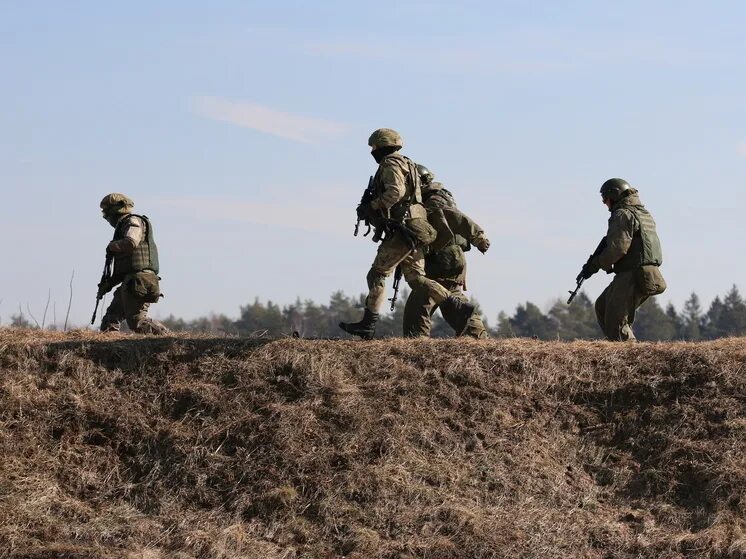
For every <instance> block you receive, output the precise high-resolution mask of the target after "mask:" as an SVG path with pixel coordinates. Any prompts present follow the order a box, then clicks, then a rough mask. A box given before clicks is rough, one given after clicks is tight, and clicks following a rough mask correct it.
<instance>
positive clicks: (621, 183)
mask: <svg viewBox="0 0 746 559" xmlns="http://www.w3.org/2000/svg"><path fill="white" fill-rule="evenodd" d="M629 190H632V187H631V186H630V184H629V183H628V182H627V181H626V180H624V179H609V180H607V181H606V182H605V183H603V184H602V185H601V190H600V192H601V197H602V198H603V199H604V200H607V199H608V200H611V201H612V202H618V201H619V200H620V199H621V198H622V197H623V196H625V192H628V191H629Z"/></svg>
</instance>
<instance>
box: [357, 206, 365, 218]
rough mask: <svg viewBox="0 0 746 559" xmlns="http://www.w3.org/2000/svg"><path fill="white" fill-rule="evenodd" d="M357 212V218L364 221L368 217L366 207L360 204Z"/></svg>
mask: <svg viewBox="0 0 746 559" xmlns="http://www.w3.org/2000/svg"><path fill="white" fill-rule="evenodd" d="M355 211H356V212H357V218H358V219H359V220H360V221H363V220H364V219H365V217H366V212H365V207H364V206H363V205H362V204H358V205H357V208H356V210H355Z"/></svg>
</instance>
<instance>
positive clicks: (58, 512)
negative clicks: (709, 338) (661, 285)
mask: <svg viewBox="0 0 746 559" xmlns="http://www.w3.org/2000/svg"><path fill="white" fill-rule="evenodd" d="M0 369H1V371H0V457H1V458H0V557H2V558H14V559H19V558H35V559H53V558H54V559H62V558H75V559H78V558H99V557H102V558H103V557H106V558H109V557H132V558H135V557H142V558H147V559H156V558H167V557H168V558H171V557H174V558H188V557H204V558H239V557H241V558H266V559H279V558H285V559H293V558H296V559H301V558H304V559H312V558H313V559H316V558H318V559H322V558H336V557H349V558H357V559H363V558H366V559H367V558H386V559H405V558H407V559H413V558H420V557H421V558H428V559H461V558H463V559H467V558H468V559H481V558H501V557H505V558H539V557H541V558H573V559H577V558H599V559H618V558H622V559H624V558H629V559H632V558H651V559H652V558H656V559H660V558H664V559H665V558H681V557H697V558H700V557H702V558H722V559H725V558H729V559H730V558H744V557H746V339H732V340H724V341H719V342H713V343H701V344H685V343H675V344H637V345H613V344H608V343H604V342H597V343H587V342H577V343H570V344H567V343H554V342H551V343H550V342H538V341H530V340H523V341H522V340H510V341H484V342H476V341H461V340H459V341H455V340H454V341H430V340H424V341H406V340H391V341H374V342H343V341H306V340H280V341H272V342H266V341H251V340H238V339H209V338H186V337H176V338H167V339H153V338H138V337H124V336H109V337H105V336H100V335H99V336H97V335H93V334H88V333H72V334H68V335H62V334H45V335H43V336H42V335H39V334H38V333H33V332H24V331H17V330H16V331H13V330H0Z"/></svg>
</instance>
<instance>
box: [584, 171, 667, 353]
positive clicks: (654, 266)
mask: <svg viewBox="0 0 746 559" xmlns="http://www.w3.org/2000/svg"><path fill="white" fill-rule="evenodd" d="M611 180H620V179H611ZM602 192H603V190H602ZM610 211H611V217H610V218H609V228H608V232H607V233H606V248H605V249H604V250H603V251H602V252H601V253H600V254H598V255H597V256H595V257H593V258H592V259H591V260H590V262H589V263H588V268H589V269H588V273H590V274H593V273H595V272H596V271H598V270H599V269H603V270H605V271H607V272H609V273H611V272H613V273H614V274H615V276H614V280H613V281H612V282H611V284H609V286H608V287H607V288H606V289H605V290H604V291H603V293H601V295H600V296H599V298H598V299H597V300H596V305H595V306H596V317H597V318H598V323H599V325H600V326H601V330H602V331H603V333H604V335H605V336H606V338H607V339H608V340H611V341H627V340H632V341H634V340H635V335H634V333H633V332H632V324H633V323H634V321H635V311H636V310H637V309H638V308H639V307H640V305H642V304H643V303H644V302H645V301H646V300H647V299H648V297H650V296H652V295H658V294H660V293H663V291H664V290H665V289H666V282H665V280H664V279H663V275H662V274H661V272H660V270H659V266H660V265H661V264H662V262H663V254H662V251H661V247H660V240H659V239H658V234H657V232H656V226H655V221H654V220H653V217H652V216H651V215H650V213H649V212H648V211H647V210H646V209H645V206H643V205H642V202H641V201H640V197H639V196H638V193H637V190H635V189H633V188H631V187H629V185H627V190H626V191H625V192H624V195H623V196H622V197H621V198H620V199H619V200H617V201H615V202H614V203H613V205H612V206H611V209H610Z"/></svg>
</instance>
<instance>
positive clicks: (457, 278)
mask: <svg viewBox="0 0 746 559" xmlns="http://www.w3.org/2000/svg"><path fill="white" fill-rule="evenodd" d="M422 196H423V200H424V205H425V208H426V209H427V212H428V220H429V222H430V224H431V225H432V226H433V227H434V228H435V230H436V231H437V233H438V237H437V239H436V240H435V241H434V242H433V243H432V244H431V245H430V246H429V247H428V249H427V254H426V256H425V273H426V275H427V277H428V278H430V279H433V280H435V281H437V282H438V283H439V284H440V285H442V286H443V287H445V288H446V289H448V291H449V292H450V293H451V295H452V296H453V297H456V298H458V299H460V300H463V301H468V298H467V296H466V295H465V294H464V290H465V289H466V257H465V255H464V251H468V250H470V249H471V245H472V244H474V245H476V246H478V247H479V248H480V250H483V251H486V250H487V247H489V241H488V240H487V238H486V237H485V235H484V231H483V230H482V228H481V227H480V226H479V225H478V224H477V223H476V222H474V221H473V220H472V219H470V218H469V217H468V216H467V215H465V214H463V213H462V212H460V211H459V210H458V209H457V207H456V202H455V200H454V199H453V196H452V195H451V193H450V192H449V191H448V190H446V189H445V188H443V185H442V184H441V183H438V182H433V183H431V184H429V185H426V186H423V189H422ZM438 306H439V305H438V303H437V302H436V301H435V300H434V299H433V298H432V297H430V296H429V294H428V293H427V291H425V290H423V289H419V288H417V289H414V290H413V291H412V293H410V295H409V298H408V299H407V303H406V305H405V307H404V335H405V336H407V337H416V336H429V335H430V329H431V327H432V315H433V313H434V312H435V310H436V309H437V308H438ZM441 314H442V315H443V318H444V319H445V321H446V322H447V323H448V324H449V325H451V327H452V328H454V330H457V327H456V325H457V324H458V320H457V319H456V318H455V317H454V316H453V315H452V313H451V312H450V310H449V309H448V308H445V309H441ZM456 334H457V335H460V334H462V333H461V332H459V331H458V330H457V332H456ZM462 335H465V336H470V337H473V338H478V339H479V338H487V337H488V335H487V329H486V328H485V326H484V323H483V322H482V317H481V316H480V315H479V314H478V313H474V314H473V315H472V316H471V318H470V319H469V320H468V322H467V324H466V329H465V330H464V331H463V334H462Z"/></svg>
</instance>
